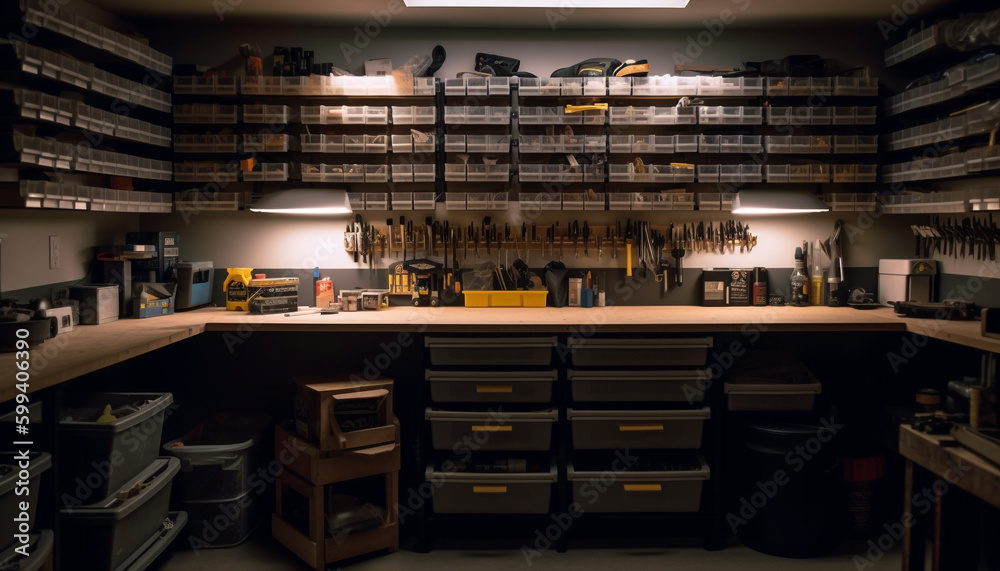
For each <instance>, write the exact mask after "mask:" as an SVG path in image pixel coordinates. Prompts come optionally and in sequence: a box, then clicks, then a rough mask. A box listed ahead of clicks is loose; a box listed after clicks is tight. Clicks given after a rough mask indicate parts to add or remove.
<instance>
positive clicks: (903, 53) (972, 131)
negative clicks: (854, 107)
mask: <svg viewBox="0 0 1000 571" xmlns="http://www.w3.org/2000/svg"><path fill="white" fill-rule="evenodd" d="M943 26H944V24H938V25H934V26H931V27H928V28H926V29H924V30H921V31H920V32H918V33H915V34H913V35H912V36H910V37H908V38H906V39H905V40H903V41H902V42H900V43H898V44H896V45H893V46H891V47H889V48H888V49H887V50H886V52H885V57H886V65H896V64H900V63H903V62H908V63H912V64H914V65H916V64H917V63H920V62H927V61H930V60H931V59H932V58H933V59H934V61H935V62H938V65H939V66H940V67H938V68H937V69H938V71H936V72H935V70H934V69H932V70H930V73H927V72H928V70H927V69H926V66H925V68H924V69H922V70H921V71H922V72H923V73H925V74H926V75H924V76H923V77H922V78H921V80H922V81H923V84H922V85H917V86H914V87H911V88H910V89H907V90H905V91H903V92H902V93H899V94H897V95H894V96H892V97H890V98H888V99H887V100H886V101H885V110H886V113H887V114H888V115H889V116H890V117H892V118H893V119H894V121H895V124H896V127H895V128H894V129H893V130H891V131H890V132H889V133H888V134H887V135H886V136H885V148H886V150H887V151H888V152H889V154H888V157H887V158H886V159H885V160H884V161H883V164H882V175H883V179H884V181H885V182H887V183H892V184H894V185H896V186H895V187H896V188H898V187H900V186H901V185H902V184H903V183H918V184H921V185H924V186H928V185H933V184H934V182H936V181H938V180H945V179H948V180H955V179H961V178H969V177H975V176H978V175H980V174H983V175H985V174H990V173H991V171H996V170H1000V147H997V146H995V144H994V143H995V133H996V129H997V127H998V126H1000V98H998V97H997V91H998V89H997V88H998V87H1000V58H998V57H995V56H994V57H986V58H985V59H983V58H980V57H978V56H977V55H976V54H975V52H969V53H967V54H960V53H959V52H957V51H955V50H952V49H951V48H949V47H948V46H947V44H946V42H945V38H944V33H943ZM958 60H962V61H958ZM942 61H944V62H949V63H950V62H955V61H958V63H954V64H953V65H948V66H947V67H945V66H944V65H943V64H941V63H940V62H942ZM942 68H943V69H942ZM913 69H916V68H915V67H914V68H913ZM921 148H923V149H922V150H921ZM888 198H889V200H888V201H887V202H886V203H885V205H884V210H885V211H886V212H911V211H913V210H914V209H916V210H919V209H921V208H927V206H926V204H915V202H913V198H912V196H907V195H902V196H897V197H892V196H890V197H888ZM936 198H938V197H935V200H928V201H927V203H935V202H937V200H936ZM897 199H898V200H897ZM916 202H920V201H916ZM945 202H946V203H947V204H946V205H941V204H938V206H937V207H938V208H943V209H944V210H939V211H947V212H955V211H958V212H961V211H968V210H970V209H971V204H970V203H969V202H968V201H966V200H963V199H959V200H948V201H945ZM955 209H958V210H955Z"/></svg>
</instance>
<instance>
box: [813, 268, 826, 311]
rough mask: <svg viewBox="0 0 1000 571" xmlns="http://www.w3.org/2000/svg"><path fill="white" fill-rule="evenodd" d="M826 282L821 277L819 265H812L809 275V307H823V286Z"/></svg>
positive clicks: (821, 271) (821, 272)
mask: <svg viewBox="0 0 1000 571" xmlns="http://www.w3.org/2000/svg"><path fill="white" fill-rule="evenodd" d="M825 281H826V280H825V279H824V277H823V268H821V267H820V265H819V264H817V263H814V264H813V265H812V271H811V272H810V274H809V305H825V302H826V300H824V299H823V284H824V282H825Z"/></svg>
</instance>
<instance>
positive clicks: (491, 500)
mask: <svg viewBox="0 0 1000 571" xmlns="http://www.w3.org/2000/svg"><path fill="white" fill-rule="evenodd" d="M548 468H549V469H548V471H544V472H541V471H540V472H523V473H504V474H497V473H472V472H459V471H455V470H451V471H444V470H436V469H435V468H434V466H428V467H427V470H426V471H425V473H424V476H425V478H426V480H427V481H428V482H433V483H434V485H435V486H439V487H437V490H436V491H435V492H434V496H433V498H432V500H431V502H432V505H433V507H434V511H435V512H436V513H439V514H446V513H477V514H489V513H496V514H545V513H549V506H550V499H551V497H552V486H553V484H555V482H556V477H557V471H556V466H555V464H552V465H550V466H549V467H548Z"/></svg>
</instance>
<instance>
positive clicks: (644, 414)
mask: <svg viewBox="0 0 1000 571" xmlns="http://www.w3.org/2000/svg"><path fill="white" fill-rule="evenodd" d="M710 415H711V413H710V412H709V409H708V407H702V408H700V409H696V410H574V409H568V410H567V411H566V416H567V418H569V422H570V427H571V431H572V433H573V448H576V449H578V450H597V449H619V448H621V449H625V448H630V449H631V448H635V449H692V448H698V447H699V446H701V433H702V429H703V428H704V425H705V421H706V420H708V418H709V416H710Z"/></svg>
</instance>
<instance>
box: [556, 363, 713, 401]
mask: <svg viewBox="0 0 1000 571" xmlns="http://www.w3.org/2000/svg"><path fill="white" fill-rule="evenodd" d="M567 378H568V379H569V384H570V391H571V394H572V396H573V400H574V401H576V402H688V403H696V402H702V401H703V400H704V397H705V391H704V390H702V389H701V388H699V383H701V387H704V382H705V380H707V379H711V378H712V377H711V373H709V372H708V371H707V370H705V369H696V370H690V371H641V370H637V371H594V370H583V371H581V370H574V369H570V370H569V371H568V372H567Z"/></svg>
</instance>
